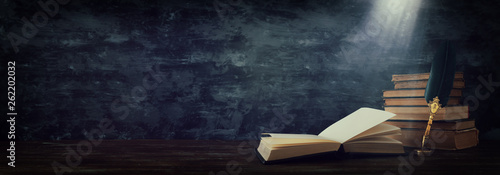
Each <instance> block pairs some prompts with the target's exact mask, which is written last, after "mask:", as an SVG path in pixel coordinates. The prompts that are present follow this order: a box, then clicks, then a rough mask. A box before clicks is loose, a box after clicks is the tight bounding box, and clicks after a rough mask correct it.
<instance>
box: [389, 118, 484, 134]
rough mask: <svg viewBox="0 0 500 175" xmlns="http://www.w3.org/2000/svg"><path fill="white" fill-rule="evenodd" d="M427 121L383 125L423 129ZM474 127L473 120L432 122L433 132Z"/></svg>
mask: <svg viewBox="0 0 500 175" xmlns="http://www.w3.org/2000/svg"><path fill="white" fill-rule="evenodd" d="M427 122H428V121H427V120H387V121H385V122H384V123H385V124H388V125H393V126H396V127H399V128H401V129H425V128H426V127H427ZM474 127H476V125H475V120H452V121H434V122H433V123H432V128H431V129H433V130H454V131H457V130H463V129H470V128H474Z"/></svg>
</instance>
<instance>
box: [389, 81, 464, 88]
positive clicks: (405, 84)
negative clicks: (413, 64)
mask: <svg viewBox="0 0 500 175" xmlns="http://www.w3.org/2000/svg"><path fill="white" fill-rule="evenodd" d="M425 87H427V80H416V81H396V82H394V89H416V88H425ZM453 88H454V89H462V88H465V81H464V80H455V81H453Z"/></svg>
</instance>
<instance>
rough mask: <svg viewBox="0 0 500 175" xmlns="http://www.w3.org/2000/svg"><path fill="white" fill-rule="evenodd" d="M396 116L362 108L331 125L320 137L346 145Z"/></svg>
mask: <svg viewBox="0 0 500 175" xmlns="http://www.w3.org/2000/svg"><path fill="white" fill-rule="evenodd" d="M395 115H396V114H393V113H390V112H386V111H382V110H378V109H371V108H360V109H358V110H357V111H355V112H353V113H351V114H349V115H348V116H346V117H344V118H343V119H341V120H339V121H337V122H335V123H334V124H332V125H330V126H329V127H328V128H326V129H325V130H323V131H322V132H321V133H320V134H319V135H318V136H321V137H325V138H328V139H330V140H335V141H337V142H340V143H344V142H346V141H347V140H349V139H351V138H353V137H355V136H357V135H358V134H360V133H362V132H364V131H366V130H368V129H370V128H372V127H374V126H376V125H378V124H380V123H382V122H384V121H386V120H387V119H390V118H392V117H394V116H395Z"/></svg>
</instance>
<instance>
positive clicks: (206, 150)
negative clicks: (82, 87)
mask: <svg viewBox="0 0 500 175" xmlns="http://www.w3.org/2000/svg"><path fill="white" fill-rule="evenodd" d="M78 142H79V141H51V142H43V141H32V142H19V143H18V150H17V153H18V154H17V157H16V160H17V163H16V168H8V167H6V166H4V165H5V164H3V163H4V162H5V159H2V166H0V173H1V174H5V175H10V174H13V175H14V174H15V175H17V174H23V175H25V174H42V175H45V174H51V175H52V174H54V172H53V170H52V167H51V165H50V164H51V163H52V162H53V161H58V162H61V163H64V162H65V153H67V151H66V150H65V147H67V146H70V147H73V148H74V147H75V145H76V144H78ZM244 142H245V141H215V140H211V141H207V140H127V141H124V140H105V141H103V142H102V143H101V144H100V145H98V146H95V147H93V149H92V153H91V154H89V155H88V156H83V157H82V162H81V164H80V165H79V166H77V167H76V168H74V169H73V172H71V173H65V174H75V175H76V174H121V175H128V174H204V175H206V174H209V173H210V172H214V174H216V173H218V172H220V171H223V170H224V171H225V170H226V168H227V164H228V162H232V161H234V162H236V165H235V167H236V168H241V172H239V174H383V173H385V172H387V171H390V172H392V173H394V174H399V172H398V168H399V167H400V166H403V165H404V164H405V163H404V161H402V160H405V161H406V162H407V165H408V166H411V163H408V161H409V158H410V157H409V156H410V155H411V154H410V155H403V156H402V157H399V158H398V156H367V155H344V156H341V157H330V156H323V157H314V158H307V159H302V160H296V161H291V162H287V163H281V164H276V165H262V164H261V163H260V162H259V161H258V160H257V158H252V156H251V154H241V153H239V152H238V149H240V150H245V149H252V148H253V147H252V146H250V145H249V144H241V143H244ZM2 144H4V142H2ZM499 146H500V142H491V141H490V142H488V141H484V142H483V141H481V142H480V143H479V145H478V146H477V147H474V148H469V149H464V150H458V151H445V150H436V151H435V152H434V153H433V154H432V155H431V156H426V157H425V159H424V160H423V161H422V162H421V163H420V164H418V166H416V165H415V166H412V167H413V168H414V170H415V172H414V173H415V174H422V173H425V174H443V173H445V174H453V173H458V174H485V173H496V172H497V170H498V166H499V165H500V153H499V152H498V151H497V149H498V147H499ZM411 150H412V149H408V150H407V151H411ZM240 152H241V151H240ZM248 158H251V159H248ZM417 159H418V158H416V157H413V159H412V160H417ZM248 160H250V161H248ZM402 162H403V163H402ZM404 171H407V170H404Z"/></svg>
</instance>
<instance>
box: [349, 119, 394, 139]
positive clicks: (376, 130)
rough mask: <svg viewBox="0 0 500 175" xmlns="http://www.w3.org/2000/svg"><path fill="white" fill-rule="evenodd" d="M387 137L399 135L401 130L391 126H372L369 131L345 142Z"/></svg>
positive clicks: (382, 124)
mask: <svg viewBox="0 0 500 175" xmlns="http://www.w3.org/2000/svg"><path fill="white" fill-rule="evenodd" d="M387 135H401V129H400V128H398V127H397V126H392V125H388V124H384V123H381V124H378V125H377V126H374V127H372V128H370V129H369V130H366V131H364V132H362V133H360V134H358V135H356V136H355V137H353V138H351V139H349V140H347V141H346V142H351V141H355V140H359V139H363V138H366V137H370V138H371V137H377V136H387Z"/></svg>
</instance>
